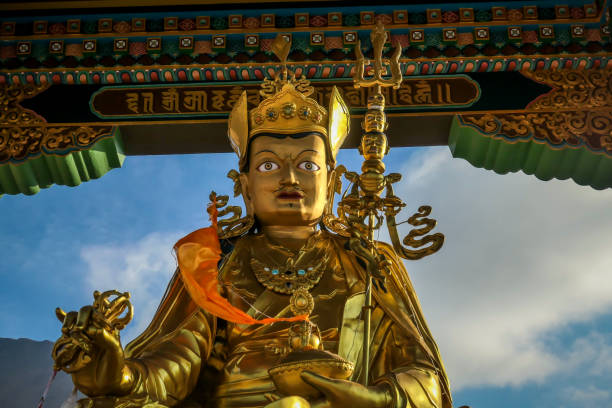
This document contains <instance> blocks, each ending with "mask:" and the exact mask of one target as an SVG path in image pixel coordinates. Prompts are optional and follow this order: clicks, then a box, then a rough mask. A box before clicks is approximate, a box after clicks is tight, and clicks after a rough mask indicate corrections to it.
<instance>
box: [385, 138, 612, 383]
mask: <svg viewBox="0 0 612 408" xmlns="http://www.w3.org/2000/svg"><path fill="white" fill-rule="evenodd" d="M390 170H392V171H393V170H395V171H397V170H399V169H393V168H390ZM401 172H402V174H403V175H404V180H403V181H402V182H401V183H399V184H398V187H397V188H396V193H397V195H398V196H400V197H402V198H404V200H405V201H406V202H407V204H408V206H407V209H408V210H407V211H406V213H407V214H406V215H404V218H402V217H400V218H398V221H401V220H404V219H405V218H407V216H408V215H409V214H411V213H413V212H414V211H416V209H417V208H418V206H419V205H421V204H430V205H432V207H433V212H432V215H431V217H433V218H435V219H437V220H438V227H437V229H436V231H439V232H443V233H444V234H445V235H446V241H445V244H444V247H443V248H442V250H441V251H440V252H439V253H437V254H435V255H432V256H431V257H428V258H426V259H423V260H420V261H417V262H409V263H407V267H408V269H409V273H410V275H411V277H412V279H413V281H414V283H415V286H416V290H417V293H418V295H419V297H420V299H421V302H422V306H423V309H424V313H425V315H426V317H427V318H428V322H429V324H430V328H431V329H432V331H433V334H434V337H435V338H436V339H437V341H438V345H439V347H440V349H441V352H442V357H443V358H444V361H445V364H446V366H447V369H448V371H449V375H450V379H451V384H452V386H453V388H454V389H455V390H457V389H461V388H464V387H471V386H486V385H495V386H505V385H512V386H517V385H521V384H525V383H530V382H541V381H544V380H545V379H547V378H549V376H551V375H552V374H563V373H566V372H569V371H570V370H571V369H572V368H571V366H572V365H573V366H574V367H575V366H576V365H579V364H582V363H580V361H584V360H585V359H589V356H586V355H584V353H586V352H587V350H582V352H583V354H580V355H579V354H577V353H578V351H576V349H569V350H565V351H561V352H553V351H551V349H550V347H549V346H547V343H546V338H545V336H546V335H548V336H550V335H551V334H554V332H555V330H556V329H560V328H563V327H564V326H565V325H567V324H570V323H575V322H580V321H585V320H589V319H592V318H593V317H595V316H597V315H598V314H601V313H606V312H610V311H611V309H612V296H610V294H611V293H612V257H610V236H611V235H612V215H611V208H612V191H595V190H593V189H591V188H589V187H581V186H578V185H576V184H575V183H574V182H573V181H571V180H566V181H559V180H551V181H548V182H543V181H540V180H538V179H536V178H535V177H533V176H527V175H525V174H523V173H519V174H509V175H498V174H495V173H493V172H491V171H486V170H483V169H477V168H474V167H472V166H471V165H470V164H469V163H467V162H466V161H464V160H460V159H452V157H451V155H450V153H449V151H448V148H431V149H427V150H425V151H424V154H419V155H414V156H412V160H411V161H410V162H409V163H408V164H407V165H405V166H404V168H403V169H402V171H401ZM402 227H403V228H402V231H401V232H403V234H406V233H407V232H408V228H409V226H407V225H403V226H402ZM381 236H382V234H381ZM587 340H588V341H590V343H588V344H590V345H591V346H592V347H596V346H597V343H596V342H594V338H592V337H591V338H589V339H585V340H584V341H585V342H586V341H587ZM585 344H586V343H585ZM602 344H603V343H601V342H600V343H599V349H598V350H599V351H598V352H603V351H605V350H607V352H608V353H610V347H607V348H606V347H603V345H602ZM602 350H603V351H602ZM571 358H573V359H574V360H575V361H574V363H573V364H567V362H568V359H571ZM590 361H591V362H592V363H593V364H596V363H597V359H594V358H590ZM603 361H605V360H602V361H600V362H599V364H601V365H602V368H601V370H608V372H610V370H609V368H610V364H612V358H611V357H610V354H608V358H607V363H604V362H603ZM604 364H608V365H607V366H605V367H603V365H604Z"/></svg>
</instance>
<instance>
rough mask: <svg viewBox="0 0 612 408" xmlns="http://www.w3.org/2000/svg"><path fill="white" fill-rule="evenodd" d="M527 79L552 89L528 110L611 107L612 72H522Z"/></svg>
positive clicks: (602, 70) (593, 70)
mask: <svg viewBox="0 0 612 408" xmlns="http://www.w3.org/2000/svg"><path fill="white" fill-rule="evenodd" d="M521 73H522V74H523V75H524V76H526V77H527V78H530V79H532V80H534V81H536V82H540V83H543V84H546V85H548V86H551V87H553V90H552V91H551V92H549V93H547V94H546V95H543V96H541V97H539V98H538V99H536V100H535V101H533V102H532V103H531V104H529V106H528V109H529V110H553V109H580V110H588V109H596V108H610V106H612V68H605V69H587V70H584V71H576V70H568V69H562V70H556V71H552V70H543V71H522V72H521Z"/></svg>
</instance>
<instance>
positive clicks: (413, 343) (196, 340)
mask: <svg viewBox="0 0 612 408" xmlns="http://www.w3.org/2000/svg"><path fill="white" fill-rule="evenodd" d="M316 240H317V245H324V246H325V248H326V251H328V253H329V255H330V257H331V258H332V263H331V264H330V270H328V271H326V272H325V273H324V275H323V277H322V278H321V281H320V282H319V284H318V285H317V286H315V287H314V288H313V289H312V290H311V294H312V295H313V297H314V299H315V309H314V311H313V313H312V315H311V320H312V321H313V322H314V323H316V324H317V325H318V327H319V329H320V331H321V336H322V341H323V345H324V347H325V349H326V350H329V351H332V352H335V353H338V354H340V355H341V356H343V357H345V358H347V359H349V360H352V361H353V362H354V363H355V364H356V368H355V373H354V375H353V378H352V380H353V381H360V377H361V375H362V374H363V370H362V369H361V368H362V366H363V364H362V362H361V344H362V337H360V336H362V333H363V324H362V322H361V320H360V311H361V307H362V305H363V302H362V300H363V298H364V296H363V291H364V288H365V283H364V282H365V270H364V267H363V264H362V263H361V262H360V260H358V259H357V258H356V257H355V256H354V255H353V253H352V252H351V251H349V250H348V248H349V247H348V243H347V239H346V238H343V237H340V236H337V235H334V234H331V233H329V232H326V231H321V232H319V233H318V234H317V237H316ZM266 245H269V243H267V240H266V239H265V237H263V236H262V235H247V236H244V237H242V238H240V239H239V240H238V241H237V242H236V244H235V247H234V248H233V250H232V251H231V252H230V253H228V254H227V256H226V257H225V258H224V261H223V263H222V266H221V268H220V281H221V282H222V283H223V288H224V291H225V295H226V296H227V297H228V299H229V300H230V302H231V303H232V304H233V305H235V306H237V307H239V308H241V309H243V310H245V311H247V313H249V314H250V315H252V316H254V317H256V318H262V317H264V316H272V317H286V316H288V315H289V311H288V309H289V308H288V307H287V305H288V299H289V296H288V295H282V294H277V293H275V292H272V291H270V290H267V289H265V288H264V287H263V286H262V285H261V284H259V282H257V280H256V278H255V276H254V274H253V272H252V270H251V268H250V262H249V261H250V257H251V256H254V255H256V254H258V253H259V252H258V251H265V250H266ZM377 245H378V249H379V252H380V253H381V254H382V255H383V256H384V257H385V258H386V259H388V260H390V261H391V267H390V272H391V274H390V276H388V277H387V279H386V282H385V284H384V285H381V284H377V285H374V288H373V300H374V308H373V311H372V324H371V327H372V331H371V335H370V343H371V351H370V361H369V362H368V364H369V377H370V378H369V383H370V384H378V383H381V382H385V383H386V384H388V385H389V386H390V387H391V389H392V390H393V394H394V395H393V398H394V400H395V404H396V406H401V407H419V408H421V407H423V408H424V407H436V408H450V407H451V395H450V389H449V384H448V380H447V376H446V373H445V371H444V367H443V365H442V361H441V358H440V355H439V353H438V349H437V346H436V343H435V341H434V340H433V337H432V336H431V333H430V331H429V329H428V327H427V324H426V322H425V318H424V317H423V314H422V312H421V308H420V305H419V301H418V299H417V297H416V294H415V292H414V289H413V287H412V284H411V282H410V279H409V277H408V274H407V272H406V270H405V268H404V266H403V264H402V262H401V261H400V260H399V259H398V257H397V255H396V254H395V252H394V251H393V249H392V248H391V247H390V246H388V245H387V244H384V243H378V244H377ZM288 327H289V323H284V322H281V323H274V324H272V325H264V326H262V325H251V326H249V325H237V324H233V323H228V322H225V321H223V320H221V319H217V318H215V317H213V316H211V315H210V314H208V313H206V312H205V311H203V310H202V309H200V308H199V307H198V306H196V305H195V304H194V302H193V301H192V300H191V298H190V297H189V294H188V293H187V291H186V290H185V287H184V286H183V283H182V281H181V278H180V274H179V273H178V272H177V273H175V274H174V276H173V278H172V280H171V282H170V284H169V286H168V289H167V291H166V294H165V295H164V297H163V300H162V302H161V304H160V306H159V308H158V310H157V312H156V314H155V316H154V318H153V320H152V322H151V324H150V325H149V327H148V328H147V329H146V330H145V331H144V332H143V333H142V334H141V335H140V336H139V337H137V338H136V339H135V340H133V341H132V342H131V343H130V344H128V345H127V346H126V349H125V355H126V358H127V360H126V361H127V364H128V365H129V367H130V368H131V369H132V371H133V372H134V374H135V385H134V388H133V390H132V393H131V394H130V395H126V396H123V397H118V398H113V401H114V402H113V403H112V404H110V405H109V406H116V407H132V406H134V407H135V406H143V405H146V404H147V403H154V404H152V405H150V406H151V407H153V406H181V407H263V406H265V405H266V404H267V403H268V402H269V401H270V395H273V394H275V388H274V384H273V382H272V381H271V379H270V377H269V376H268V374H267V370H268V369H269V368H270V367H272V366H274V365H275V364H276V363H277V362H278V361H279V360H280V359H281V358H282V356H283V353H284V352H285V351H286V349H285V347H286V345H287V329H288ZM100 402H101V401H100ZM155 403H157V404H155ZM158 404H159V405H158ZM98 405H100V406H106V404H95V406H98Z"/></svg>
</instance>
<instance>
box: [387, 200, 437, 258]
mask: <svg viewBox="0 0 612 408" xmlns="http://www.w3.org/2000/svg"><path fill="white" fill-rule="evenodd" d="M429 214H431V207H430V206H428V205H423V206H421V207H419V211H418V212H417V213H415V214H413V215H412V216H411V217H410V218H408V223H409V224H410V225H412V226H415V227H419V226H421V225H422V227H420V228H414V229H412V230H411V231H410V232H409V233H408V235H407V236H406V237H404V240H403V241H402V242H403V244H404V245H407V246H409V247H411V248H418V249H408V248H405V247H403V246H402V245H400V244H399V236H398V235H397V229H396V226H397V223H396V221H395V217H394V216H391V215H387V225H388V227H389V234H390V236H391V242H392V243H393V248H394V249H395V251H396V252H397V253H398V254H400V256H401V257H402V258H405V259H412V260H415V259H421V258H423V257H425V256H428V255H431V254H433V253H435V252H437V251H438V250H439V249H440V248H441V247H442V245H443V244H444V235H443V234H441V233H436V234H431V235H427V234H429V232H431V230H433V229H434V228H435V227H436V220H434V219H431V218H427V216H428V215H429ZM418 237H420V238H418Z"/></svg>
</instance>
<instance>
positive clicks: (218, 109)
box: [91, 75, 480, 119]
mask: <svg viewBox="0 0 612 408" xmlns="http://www.w3.org/2000/svg"><path fill="white" fill-rule="evenodd" d="M312 85H313V86H314V89H315V93H314V95H313V97H314V98H315V99H317V101H318V102H319V103H320V104H322V105H324V106H325V105H327V103H328V101H329V96H330V94H331V91H332V89H333V87H334V86H337V87H338V88H339V89H340V91H341V92H342V93H343V95H344V100H345V101H346V102H347V103H348V105H349V106H350V107H351V108H352V109H355V110H359V109H365V107H366V103H367V98H368V95H369V93H370V92H372V90H371V89H369V88H360V89H355V88H354V87H353V84H352V82H349V81H333V82H330V81H325V82H315V83H313V84H312ZM259 90H260V86H259V84H255V83H253V84H250V83H247V84H244V85H235V84H222V83H221V84H220V83H211V84H198V85H174V86H168V85H142V86H134V87H124V86H118V87H104V88H102V89H100V90H99V91H98V92H96V93H95V94H94V95H93V96H92V98H91V109H92V111H93V113H94V114H96V115H97V116H98V117H100V118H103V119H119V118H126V119H127V118H140V117H176V116H218V117H226V116H227V115H228V114H229V112H230V111H231V110H232V108H233V106H234V104H235V103H236V101H237V100H238V98H239V97H240V95H241V94H242V92H243V91H246V92H247V99H248V103H249V105H250V107H254V106H256V105H258V104H259V102H260V101H261V96H260V94H259ZM383 93H384V94H385V100H386V102H387V106H388V107H389V108H390V113H392V112H393V111H394V110H399V111H402V110H412V109H426V108H445V107H464V108H465V107H469V106H471V105H472V104H473V103H474V102H476V101H477V100H478V99H479V98H480V87H479V86H478V84H477V83H476V82H475V81H474V80H472V79H471V78H469V77H467V76H465V75H454V76H430V77H411V78H407V79H405V80H404V81H403V82H402V85H401V87H400V88H399V89H397V90H396V89H390V88H384V89H383Z"/></svg>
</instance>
